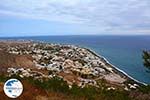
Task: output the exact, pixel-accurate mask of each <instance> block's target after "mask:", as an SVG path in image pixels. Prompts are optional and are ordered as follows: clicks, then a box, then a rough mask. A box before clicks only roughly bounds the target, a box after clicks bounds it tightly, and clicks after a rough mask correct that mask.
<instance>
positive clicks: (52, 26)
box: [0, 0, 150, 37]
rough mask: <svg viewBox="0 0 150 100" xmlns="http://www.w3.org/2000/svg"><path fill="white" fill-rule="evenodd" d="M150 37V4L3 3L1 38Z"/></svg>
mask: <svg viewBox="0 0 150 100" xmlns="http://www.w3.org/2000/svg"><path fill="white" fill-rule="evenodd" d="M143 34H144V35H150V0H0V37H3V36H34V35H143Z"/></svg>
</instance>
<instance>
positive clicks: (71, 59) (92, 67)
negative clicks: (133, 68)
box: [8, 43, 136, 88]
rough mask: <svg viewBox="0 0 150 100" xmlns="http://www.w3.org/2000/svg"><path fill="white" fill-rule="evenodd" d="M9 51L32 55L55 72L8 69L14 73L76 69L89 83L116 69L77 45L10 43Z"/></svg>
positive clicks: (24, 74)
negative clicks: (13, 44)
mask: <svg viewBox="0 0 150 100" xmlns="http://www.w3.org/2000/svg"><path fill="white" fill-rule="evenodd" d="M8 52H9V53H13V54H19V55H24V54H29V55H32V58H33V59H34V60H33V62H34V64H35V66H36V67H37V68H38V69H47V70H48V71H52V72H54V74H52V75H44V74H42V73H40V72H36V71H31V70H30V69H23V68H22V69H15V68H9V69H8V72H9V73H11V74H14V73H19V72H20V73H21V74H20V76H21V77H29V76H32V77H35V78H42V77H47V78H51V77H53V76H55V75H58V73H59V72H64V73H66V74H67V73H73V74H75V75H76V76H78V77H80V78H79V79H80V86H83V85H85V84H93V85H96V81H95V80H94V79H96V78H100V77H101V78H104V77H105V75H109V73H113V69H112V68H111V67H110V66H107V65H106V63H105V62H104V61H103V60H102V59H100V58H99V57H98V56H95V55H94V54H93V53H92V52H90V51H89V50H87V49H85V48H80V47H77V46H73V45H59V44H46V43H31V44H28V45H18V46H13V47H9V48H8ZM11 74H10V75H11ZM82 84H83V85H82ZM130 87H131V88H134V87H136V86H134V87H133V86H132V85H130Z"/></svg>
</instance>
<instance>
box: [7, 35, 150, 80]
mask: <svg viewBox="0 0 150 100" xmlns="http://www.w3.org/2000/svg"><path fill="white" fill-rule="evenodd" d="M5 39H6V38H5ZM7 39H8V38H7ZM15 39H32V40H40V41H44V42H49V43H61V44H74V45H79V46H84V47H88V48H90V49H92V50H94V51H95V52H97V53H98V54H100V55H103V56H104V57H105V58H106V59H107V60H108V61H109V62H111V63H112V64H113V65H115V66H117V67H118V68H120V69H121V70H123V71H125V72H126V73H128V74H129V75H130V76H132V77H133V78H135V79H137V80H139V81H142V82H145V83H150V73H148V72H146V68H145V67H144V66H143V63H142V50H145V49H146V50H150V36H40V37H20V38H15Z"/></svg>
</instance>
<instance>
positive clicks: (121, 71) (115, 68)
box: [84, 47, 148, 85]
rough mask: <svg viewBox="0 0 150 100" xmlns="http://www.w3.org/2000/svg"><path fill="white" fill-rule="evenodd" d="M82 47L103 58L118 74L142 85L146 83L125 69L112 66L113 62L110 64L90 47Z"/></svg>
mask: <svg viewBox="0 0 150 100" xmlns="http://www.w3.org/2000/svg"><path fill="white" fill-rule="evenodd" d="M84 49H86V50H88V51H89V52H91V53H93V54H94V55H95V56H97V57H99V58H100V59H103V60H104V61H105V63H107V64H109V65H110V66H111V67H112V68H113V69H114V70H115V71H118V72H119V74H123V75H124V76H126V77H127V78H129V79H131V80H133V81H135V82H137V83H139V84H142V85H148V84H146V83H144V82H141V81H139V80H137V79H135V78H133V77H132V76H130V75H129V74H127V73H126V72H125V71H123V70H121V69H119V68H118V67H116V66H114V65H113V64H111V63H110V62H109V61H108V60H107V59H106V58H105V57H104V56H102V55H99V54H98V53H96V52H95V51H94V50H92V49H90V48H87V47H85V48H84Z"/></svg>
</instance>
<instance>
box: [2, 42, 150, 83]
mask: <svg viewBox="0 0 150 100" xmlns="http://www.w3.org/2000/svg"><path fill="white" fill-rule="evenodd" d="M2 41H4V40H2ZM12 41H14V40H12ZM12 41H11V42H12ZM15 41H16V40H15ZM20 41H22V42H25V41H28V42H32V43H34V42H35V43H48V44H57V45H72V46H76V47H80V48H84V49H86V50H88V51H89V52H91V53H92V54H93V55H95V56H97V57H98V58H100V59H101V60H102V61H103V62H104V63H106V64H108V66H110V67H111V68H113V70H114V71H115V72H116V73H118V74H119V75H121V76H123V77H126V78H127V79H128V80H131V81H134V82H136V83H139V84H142V85H148V84H146V83H144V82H141V81H138V80H137V79H135V78H133V77H132V76H130V75H128V74H127V73H126V72H124V71H123V70H121V69H119V68H118V67H116V66H114V65H113V64H111V63H110V62H109V61H108V60H107V59H106V58H105V57H104V56H102V55H99V54H98V53H96V52H95V51H94V50H92V49H91V48H88V47H84V46H80V45H73V44H61V43H49V42H44V41H35V40H23V39H21V40H18V42H20Z"/></svg>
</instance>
